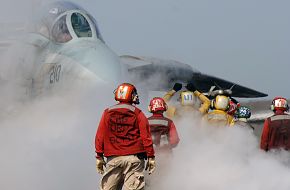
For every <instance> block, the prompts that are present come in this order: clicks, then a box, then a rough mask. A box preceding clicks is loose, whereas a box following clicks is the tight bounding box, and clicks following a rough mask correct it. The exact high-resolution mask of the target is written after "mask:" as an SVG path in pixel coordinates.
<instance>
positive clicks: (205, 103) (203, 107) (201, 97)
mask: <svg viewBox="0 0 290 190" xmlns="http://www.w3.org/2000/svg"><path fill="white" fill-rule="evenodd" d="M193 94H194V95H195V96H196V97H198V99H199V100H200V101H201V106H200V108H199V111H200V113H202V114H205V113H207V112H208V110H209V107H210V100H209V99H208V98H207V97H206V96H205V95H204V94H203V93H200V92H199V91H198V90H195V91H194V92H193Z"/></svg>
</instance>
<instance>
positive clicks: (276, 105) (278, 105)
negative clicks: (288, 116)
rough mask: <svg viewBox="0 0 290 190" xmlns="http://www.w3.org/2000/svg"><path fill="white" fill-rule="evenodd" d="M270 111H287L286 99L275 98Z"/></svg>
mask: <svg viewBox="0 0 290 190" xmlns="http://www.w3.org/2000/svg"><path fill="white" fill-rule="evenodd" d="M271 110H272V111H276V110H282V111H288V110H289V105H288V101H287V100H286V98H283V97H275V98H274V99H273V101H272V104H271Z"/></svg>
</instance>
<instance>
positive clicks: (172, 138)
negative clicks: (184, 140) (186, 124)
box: [169, 122, 180, 148]
mask: <svg viewBox="0 0 290 190" xmlns="http://www.w3.org/2000/svg"><path fill="white" fill-rule="evenodd" d="M179 141H180V139H179V136H178V133H177V130H176V127H175V125H174V123H173V122H171V125H170V126H169V143H170V145H171V147H172V148H174V147H176V146H177V145H178V143H179Z"/></svg>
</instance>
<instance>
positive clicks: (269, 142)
mask: <svg viewBox="0 0 290 190" xmlns="http://www.w3.org/2000/svg"><path fill="white" fill-rule="evenodd" d="M271 109H272V110H273V111H274V115H273V116H271V117H268V118H267V119H266V120H265V122H264V128H263V132H262V136H261V144H260V147H261V149H263V150H265V151H268V150H270V149H278V148H283V149H286V150H289V149H290V115H288V114H286V113H285V111H288V110H289V106H288V102H287V100H286V99H285V98H282V97H276V98H274V100H273V101H272V105H271Z"/></svg>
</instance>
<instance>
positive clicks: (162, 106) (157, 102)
mask: <svg viewBox="0 0 290 190" xmlns="http://www.w3.org/2000/svg"><path fill="white" fill-rule="evenodd" d="M148 110H149V112H151V113H155V112H158V111H162V112H164V111H166V110H167V104H166V102H165V101H164V100H163V98H160V97H155V98H153V99H152V100H150V103H149V106H148Z"/></svg>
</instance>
